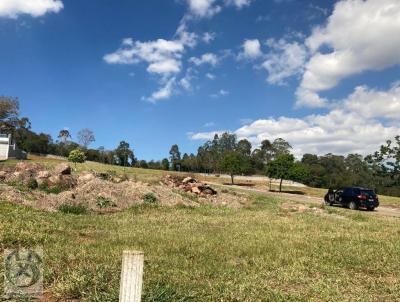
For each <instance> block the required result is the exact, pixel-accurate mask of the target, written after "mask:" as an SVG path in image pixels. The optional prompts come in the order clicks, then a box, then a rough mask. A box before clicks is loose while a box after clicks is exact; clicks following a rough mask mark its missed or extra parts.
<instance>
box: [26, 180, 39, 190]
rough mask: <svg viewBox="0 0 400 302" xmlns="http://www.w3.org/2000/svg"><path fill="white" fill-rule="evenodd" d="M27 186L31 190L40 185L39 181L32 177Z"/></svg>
mask: <svg viewBox="0 0 400 302" xmlns="http://www.w3.org/2000/svg"><path fill="white" fill-rule="evenodd" d="M26 186H27V187H28V188H29V189H31V190H35V189H37V187H38V183H37V181H36V179H33V178H31V179H29V180H28V182H27V183H26Z"/></svg>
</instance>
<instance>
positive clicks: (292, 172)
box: [0, 97, 400, 196]
mask: <svg viewBox="0 0 400 302" xmlns="http://www.w3.org/2000/svg"><path fill="white" fill-rule="evenodd" d="M0 132H1V133H3V134H11V135H12V137H13V139H14V141H15V143H16V144H17V145H18V147H19V148H20V149H22V150H24V151H26V152H30V153H40V154H53V155H58V156H63V157H68V156H69V155H70V154H71V152H72V151H73V150H77V149H80V150H82V151H83V152H84V154H85V158H86V160H90V161H96V162H100V163H104V164H112V165H120V166H131V167H139V168H144V169H160V170H173V171H183V172H198V173H214V174H219V173H226V174H229V175H230V176H231V180H232V183H233V182H234V176H235V175H254V174H258V175H267V176H269V177H271V178H275V179H280V180H281V183H282V180H283V179H287V180H293V181H299V182H302V183H304V184H306V185H309V186H312V187H318V188H330V187H332V188H338V187H342V186H363V187H369V188H373V189H375V190H376V191H377V192H378V193H380V194H387V195H394V196H400V136H396V137H395V138H394V139H392V140H388V141H387V142H386V143H385V144H384V145H382V146H377V151H376V152H374V153H373V154H370V155H368V156H362V155H360V154H349V155H347V156H342V155H334V154H326V155H323V156H320V155H315V154H304V155H303V156H302V158H301V159H300V160H297V159H296V158H295V157H294V156H293V154H292V146H291V145H290V143H289V142H287V141H285V140H284V139H282V138H277V139H275V140H268V139H266V140H263V141H262V142H261V144H260V145H259V146H257V147H255V148H254V146H252V144H251V143H250V141H248V140H246V139H241V140H238V139H237V137H236V135H234V134H232V133H223V134H221V135H215V136H214V138H213V139H212V140H209V141H207V142H205V143H204V144H203V145H201V146H200V147H199V148H198V150H197V152H196V154H194V153H190V154H189V153H184V154H183V155H182V153H181V151H180V149H179V146H178V145H176V144H175V145H172V147H171V149H170V152H169V157H168V158H164V159H162V160H158V161H154V160H152V161H145V160H138V159H137V158H136V157H135V154H134V150H133V149H132V148H131V146H130V144H129V143H128V142H126V141H121V142H120V143H119V144H118V146H116V148H115V149H113V150H106V149H105V148H104V147H99V148H97V149H93V148H90V145H91V144H92V143H93V142H95V140H96V138H95V134H94V133H93V131H91V130H90V129H82V130H81V131H79V132H78V134H77V137H76V141H74V140H73V139H72V137H71V134H70V132H69V131H68V130H67V129H62V130H60V132H59V134H58V136H57V139H56V140H53V139H52V137H51V136H50V135H48V134H45V133H36V132H34V131H33V130H32V129H31V123H30V121H29V119H28V118H26V117H19V102H18V99H16V98H10V97H0Z"/></svg>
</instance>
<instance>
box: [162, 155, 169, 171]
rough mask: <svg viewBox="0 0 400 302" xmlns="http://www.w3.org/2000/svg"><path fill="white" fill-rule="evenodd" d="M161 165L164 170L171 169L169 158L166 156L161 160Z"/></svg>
mask: <svg viewBox="0 0 400 302" xmlns="http://www.w3.org/2000/svg"><path fill="white" fill-rule="evenodd" d="M161 166H162V169H163V170H165V171H168V170H169V160H168V158H164V159H163V160H162V161H161Z"/></svg>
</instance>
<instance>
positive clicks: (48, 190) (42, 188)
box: [38, 183, 64, 194]
mask: <svg viewBox="0 0 400 302" xmlns="http://www.w3.org/2000/svg"><path fill="white" fill-rule="evenodd" d="M38 188H39V190H40V191H43V192H45V193H47V194H60V193H61V192H62V191H64V189H63V188H62V187H60V186H52V187H49V186H48V185H47V184H46V183H43V184H41V185H40V186H38Z"/></svg>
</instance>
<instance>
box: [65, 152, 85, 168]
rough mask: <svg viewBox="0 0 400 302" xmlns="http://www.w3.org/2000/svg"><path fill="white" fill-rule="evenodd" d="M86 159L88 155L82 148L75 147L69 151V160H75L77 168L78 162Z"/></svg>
mask: <svg viewBox="0 0 400 302" xmlns="http://www.w3.org/2000/svg"><path fill="white" fill-rule="evenodd" d="M85 160H86V155H85V153H84V152H83V151H82V150H81V149H79V148H78V149H75V150H72V151H71V152H70V153H69V156H68V161H70V162H73V163H74V164H75V169H76V164H77V163H84V162H85Z"/></svg>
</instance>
